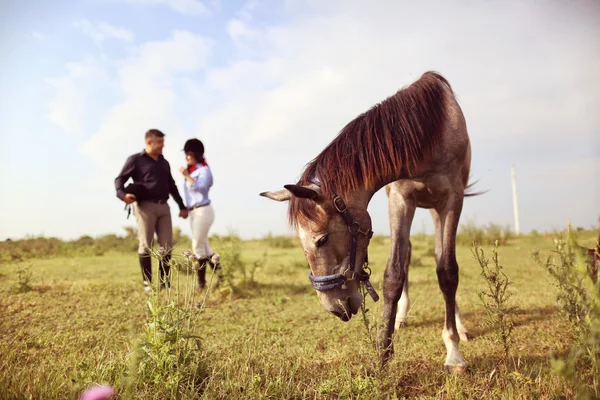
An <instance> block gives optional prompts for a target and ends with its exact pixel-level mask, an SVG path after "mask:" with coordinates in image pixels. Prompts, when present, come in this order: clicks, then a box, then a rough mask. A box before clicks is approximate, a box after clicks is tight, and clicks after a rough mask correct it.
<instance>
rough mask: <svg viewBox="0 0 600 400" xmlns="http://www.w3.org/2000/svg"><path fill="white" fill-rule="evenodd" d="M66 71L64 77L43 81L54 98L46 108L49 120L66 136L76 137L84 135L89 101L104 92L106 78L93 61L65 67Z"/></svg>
mask: <svg viewBox="0 0 600 400" xmlns="http://www.w3.org/2000/svg"><path fill="white" fill-rule="evenodd" d="M66 68H67V71H68V73H67V74H66V75H64V76H61V77H58V78H52V79H47V80H46V83H47V84H49V85H51V86H53V87H54V88H55V89H56V95H55V96H54V98H53V100H52V101H51V102H50V104H49V108H50V111H49V113H48V118H49V119H50V120H51V121H52V122H54V123H55V124H57V125H59V126H60V127H61V128H62V129H63V130H64V131H65V132H66V133H69V134H71V135H76V136H77V135H81V134H82V133H83V126H82V121H83V118H84V114H85V111H86V105H87V103H88V101H89V100H90V97H92V96H94V93H97V92H99V91H101V90H105V89H106V86H107V83H108V81H109V78H108V75H107V74H106V72H105V71H104V69H103V68H102V67H101V65H100V62H99V61H98V60H97V59H95V58H93V57H88V58H87V59H85V60H84V61H83V62H70V63H67V65H66Z"/></svg>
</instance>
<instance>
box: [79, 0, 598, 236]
mask: <svg viewBox="0 0 600 400" xmlns="http://www.w3.org/2000/svg"><path fill="white" fill-rule="evenodd" d="M130 1H137V2H143V3H154V4H158V3H159V1H158V0H156V1H151V0H130ZM545 4H546V3H543V2H537V3H536V2H527V4H525V3H522V2H517V1H514V2H506V3H503V5H502V7H501V8H499V7H498V6H497V4H495V3H472V4H470V5H469V6H468V7H465V8H463V9H460V10H457V9H456V7H457V6H456V4H448V3H446V2H436V3H427V4H423V3H412V2H411V3H406V2H377V3H376V4H375V5H373V6H372V7H369V8H366V7H364V2H351V1H350V2H345V1H344V2H336V1H332V2H316V1H314V0H310V1H308V7H309V9H310V13H309V14H310V17H306V15H305V14H302V13H298V14H296V13H297V11H298V10H299V9H302V10H305V8H306V7H307V2H299V1H297V0H288V2H287V3H286V7H288V8H287V12H288V13H289V14H288V15H289V16H290V18H291V22H290V23H287V24H285V25H267V26H265V24H264V22H262V23H260V24H259V23H258V22H255V21H254V17H253V15H254V14H253V13H254V12H257V9H256V8H255V7H260V5H259V6H252V7H249V8H248V10H247V11H244V9H243V10H242V11H241V12H240V13H238V14H237V15H236V17H235V19H232V20H230V21H228V23H227V26H226V29H227V32H228V34H229V37H230V39H231V40H232V42H233V43H234V44H235V49H236V53H235V54H233V55H231V54H230V55H228V59H232V58H233V60H234V61H232V62H230V63H228V64H225V65H220V66H211V65H206V55H207V52H208V51H209V50H210V48H211V42H210V41H208V40H207V39H206V38H203V37H201V36H197V35H194V34H191V33H189V32H176V33H174V34H173V35H172V37H170V38H168V39H166V40H163V41H157V42H150V43H146V44H143V45H140V46H138V47H137V48H136V50H135V51H134V53H133V54H132V55H131V56H130V57H129V58H127V59H125V60H123V61H121V62H120V63H119V73H118V75H117V78H118V82H119V85H120V87H121V89H122V91H123V93H124V98H123V99H122V101H120V102H119V103H118V104H117V105H115V106H114V107H113V108H112V109H111V110H110V112H109V113H108V115H107V116H106V118H105V119H104V121H103V123H102V124H101V126H99V127H98V129H97V130H96V133H95V134H94V135H93V136H92V137H91V138H90V139H89V140H88V141H87V143H86V144H85V145H84V146H83V147H82V151H83V152H84V153H85V154H86V155H88V156H89V157H91V158H92V159H94V160H95V161H96V162H97V163H98V164H99V165H101V167H102V173H103V174H106V175H105V178H103V181H110V180H111V179H113V178H112V177H114V175H115V174H116V171H117V170H118V169H119V168H120V166H121V165H122V163H123V161H124V157H125V156H126V155H128V154H131V153H132V152H134V151H137V149H141V147H142V145H143V142H142V135H143V132H144V131H145V130H147V129H148V128H150V127H157V128H159V129H162V130H164V131H165V132H166V133H167V135H168V136H167V148H166V156H167V158H168V159H169V160H170V161H171V164H172V166H173V167H176V166H177V165H179V163H180V161H181V154H180V152H179V150H180V148H181V146H182V144H183V142H184V140H185V139H187V138H188V137H190V136H197V137H199V138H201V139H202V140H203V141H204V142H205V145H206V148H207V158H208V160H209V163H210V164H211V167H212V168H213V171H214V174H215V187H214V188H213V191H212V192H211V193H212V196H213V199H214V204H215V207H216V208H217V212H218V214H217V219H216V221H215V227H214V229H213V231H216V232H224V231H225V228H226V227H227V226H234V227H236V228H237V229H238V231H239V232H240V233H241V234H242V235H245V236H250V235H257V236H258V235H262V234H264V233H266V232H268V231H272V232H275V233H277V232H287V226H286V224H285V206H284V205H277V204H275V203H273V202H271V201H269V200H266V199H263V198H260V197H258V193H259V192H261V191H264V190H271V189H277V188H281V187H282V186H283V184H285V183H290V182H293V181H294V180H295V179H296V178H297V177H298V174H299V173H300V171H301V169H302V167H303V166H304V164H305V163H306V162H308V161H309V160H310V159H311V158H312V157H314V156H316V155H317V154H318V153H319V152H320V151H321V150H322V149H323V147H324V146H325V145H327V143H329V142H330V141H331V140H332V139H333V137H334V136H335V135H336V134H337V132H338V131H339V130H340V129H341V128H342V127H343V126H344V125H345V124H346V123H347V122H349V121H350V120H351V119H353V118H354V117H356V116H357V115H358V114H360V113H362V112H364V111H365V110H367V109H368V108H369V107H371V106H372V105H374V104H375V103H377V102H379V101H381V100H383V99H385V98H386V97H387V96H389V95H391V94H393V93H394V92H395V91H396V90H397V89H399V88H400V87H402V86H405V85H408V84H410V83H411V82H412V81H414V80H416V79H417V78H418V77H419V76H420V75H421V74H422V73H423V72H424V71H426V70H429V69H434V70H438V71H439V72H441V73H442V74H443V75H445V76H446V77H447V78H448V79H449V80H450V83H451V84H452V85H453V87H454V89H455V91H456V93H457V94H458V97H459V101H460V103H461V106H462V107H463V111H464V112H465V115H466V119H467V126H468V128H469V132H470V134H471V140H472V143H473V175H474V176H476V177H477V178H482V180H481V182H480V184H479V185H478V187H482V188H485V189H492V191H491V192H490V193H491V194H487V195H486V197H485V198H483V197H482V198H479V199H470V200H469V202H468V203H467V204H466V205H465V214H466V215H468V214H469V213H472V212H473V211H477V213H478V214H479V216H480V219H479V221H480V222H482V223H485V222H487V221H490V220H494V219H495V218H497V217H499V218H503V220H499V221H495V222H498V223H510V222H511V219H510V218H511V215H510V205H509V206H507V208H506V209H505V210H504V209H503V211H502V212H501V213H498V212H496V211H492V210H495V209H492V207H491V206H490V204H491V203H493V202H494V199H495V200H497V199H499V198H502V196H504V189H505V187H504V185H505V183H506V182H505V176H504V173H505V171H504V169H505V167H506V171H508V166H509V165H510V164H511V163H513V162H516V163H517V166H518V168H520V169H519V171H520V173H521V174H522V176H523V177H525V176H528V175H527V174H526V173H525V171H523V169H521V165H523V163H525V162H529V163H531V162H532V161H531V160H532V159H536V157H539V158H540V159H541V158H544V160H545V162H547V163H549V164H548V165H552V167H551V168H552V170H556V169H557V167H556V166H557V165H558V163H563V162H564V158H562V155H561V154H559V153H557V154H540V148H541V147H544V148H550V149H551V148H553V147H554V148H556V149H560V148H561V147H562V148H564V147H565V146H583V147H585V146H588V143H589V142H590V141H593V140H596V142H595V143H596V144H597V143H598V142H597V139H594V136H593V135H597V126H600V123H599V122H600V121H599V120H598V118H599V116H598V114H596V113H595V110H597V109H598V108H599V107H600V102H599V99H598V97H597V93H598V92H599V91H600V82H599V81H598V80H597V79H596V76H597V72H596V71H597V70H598V69H600V54H599V52H598V50H597V49H598V48H600V43H599V41H600V39H598V38H600V35H598V28H597V27H595V25H594V18H592V17H591V16H589V15H588V16H587V19H586V15H585V12H583V13H582V12H580V11H577V10H575V9H572V8H566V7H565V9H561V7H559V6H556V7H558V8H556V7H555V8H552V7H549V8H548V7H546V6H545ZM263 7H264V6H263ZM542 11H543V12H542ZM449 15H453V16H455V17H453V18H448V16H449ZM292 16H293V17H292ZM557 16H560V17H561V18H560V21H561V23H560V24H557V23H556V21H557ZM532 21H534V22H532ZM199 71H202V72H203V74H197V73H198V72H199ZM201 77H202V78H201ZM566 134H568V140H567V136H566ZM568 143H581V144H577V145H569V144H568ZM591 144H592V145H593V142H592V143H591ZM588 147H589V146H588ZM515 148H516V149H517V150H518V151H514V149H515ZM516 157H522V158H520V159H518V158H516ZM494 162H495V163H496V164H494ZM552 163H554V164H552ZM586 165H587V164H586ZM596 165H597V164H596ZM492 166H494V167H497V168H498V170H493V171H491V169H492ZM549 168H550V167H549ZM596 169H597V168H596ZM500 170H501V171H500ZM583 170H584V167H582V168H578V171H583ZM532 175H533V174H529V176H532ZM109 176H110V177H109ZM572 176H573V175H572V174H568V175H558V176H557V177H556V180H555V181H554V182H546V183H544V184H542V182H536V185H537V186H538V187H539V188H538V192H536V195H537V196H539V197H540V198H542V197H544V196H556V197H555V199H556V203H555V206H556V207H566V208H565V209H569V208H568V207H570V201H569V200H568V199H567V197H566V195H565V196H564V197H559V195H560V194H557V189H556V188H557V187H560V186H561V182H563V181H564V182H567V181H569V179H572ZM531 179H534V178H531ZM178 182H180V181H178ZM520 184H521V185H526V182H523V181H520ZM508 190H510V189H508ZM507 193H509V192H507ZM559 199H560V200H559ZM240 204H241V205H240ZM372 204H373V207H374V208H371V207H370V210H371V211H372V214H373V222H374V228H375V231H376V232H377V233H387V232H388V227H387V208H386V207H385V198H384V196H383V195H381V193H378V195H377V197H376V198H375V199H374V202H373V203H372ZM508 204H510V199H509V202H508ZM590 204H591V203H587V202H586V203H585V207H582V209H581V210H579V209H578V210H574V211H573V212H574V213H576V214H577V218H579V219H580V220H581V219H583V218H585V215H584V214H585V213H590V212H592V213H593V212H595V210H591V207H592V206H591V205H590ZM375 206H376V207H375ZM530 206H531V205H530ZM586 207H587V208H586ZM584 208H585V210H584ZM569 210H570V209H569ZM530 212H531V213H534V212H535V205H533V208H532V209H531V210H530ZM522 214H523V215H526V214H527V213H526V211H524V210H523V211H522ZM482 215H483V218H481V216H482ZM544 217H546V215H545V214H544ZM561 218H562V217H561ZM507 219H508V220H507ZM574 219H576V218H574ZM530 221H535V224H533V225H531V226H526V224H523V226H522V228H523V229H528V228H538V229H544V228H545V227H544V226H542V227H540V226H539V225H538V224H543V223H544V218H543V217H539V218H533V217H532V218H531V219H530ZM175 223H176V224H179V225H180V226H184V227H185V226H186V225H185V224H187V222H183V223H182V222H181V221H177V220H176V221H175ZM548 223H550V222H548ZM559 223H562V221H559ZM415 225H417V226H416V228H418V229H420V225H419V224H418V223H416V224H415ZM428 226H430V225H429V221H428ZM546 226H547V225H546Z"/></svg>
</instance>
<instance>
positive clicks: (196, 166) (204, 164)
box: [188, 161, 208, 174]
mask: <svg viewBox="0 0 600 400" xmlns="http://www.w3.org/2000/svg"><path fill="white" fill-rule="evenodd" d="M198 165H201V166H203V167H208V164H207V163H206V161H203V162H202V164H200V163H198V164H194V165H192V166H191V167H188V170H189V171H190V174H191V173H192V172H194V171H195V170H196V169H197V168H198Z"/></svg>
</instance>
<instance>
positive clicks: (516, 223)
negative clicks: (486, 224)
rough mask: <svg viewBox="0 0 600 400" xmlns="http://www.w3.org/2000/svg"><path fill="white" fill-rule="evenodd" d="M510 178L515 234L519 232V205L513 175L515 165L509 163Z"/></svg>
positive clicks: (515, 180)
mask: <svg viewBox="0 0 600 400" xmlns="http://www.w3.org/2000/svg"><path fill="white" fill-rule="evenodd" d="M510 178H511V181H512V190H513V208H514V212H515V233H516V234H517V235H519V234H520V228H519V207H518V204H517V179H516V177H515V165H514V164H513V165H511V167H510Z"/></svg>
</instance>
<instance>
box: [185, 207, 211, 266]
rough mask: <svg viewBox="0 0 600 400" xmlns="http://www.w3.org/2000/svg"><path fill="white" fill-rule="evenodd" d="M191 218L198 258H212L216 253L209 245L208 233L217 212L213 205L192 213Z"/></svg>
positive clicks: (194, 246)
mask: <svg viewBox="0 0 600 400" xmlns="http://www.w3.org/2000/svg"><path fill="white" fill-rule="evenodd" d="M189 218H190V226H191V228H192V249H193V251H194V254H195V255H196V257H198V258H202V257H211V256H212V255H213V253H214V252H213V251H212V249H211V248H210V246H209V245H208V231H209V229H210V227H211V225H212V223H213V221H214V220H215V210H214V209H213V206H212V204H209V205H207V206H204V207H200V208H196V209H194V210H192V211H190V213H189Z"/></svg>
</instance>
